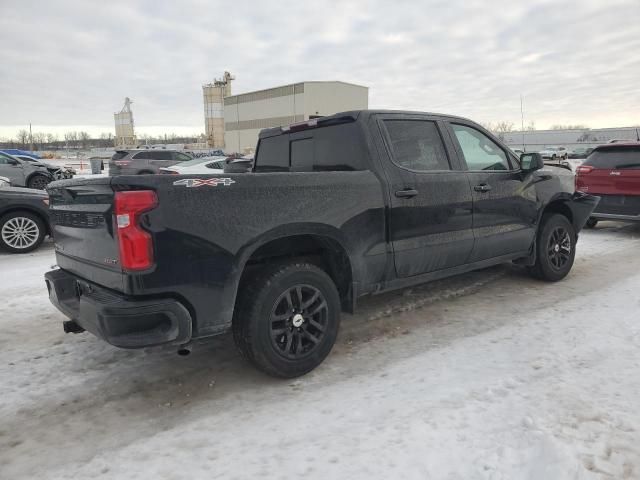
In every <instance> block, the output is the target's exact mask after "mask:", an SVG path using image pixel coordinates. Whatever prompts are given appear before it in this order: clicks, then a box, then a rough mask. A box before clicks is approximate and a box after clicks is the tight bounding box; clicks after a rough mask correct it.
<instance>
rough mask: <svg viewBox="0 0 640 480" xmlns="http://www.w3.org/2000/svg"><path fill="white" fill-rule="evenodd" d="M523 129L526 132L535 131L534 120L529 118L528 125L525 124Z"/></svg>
mask: <svg viewBox="0 0 640 480" xmlns="http://www.w3.org/2000/svg"><path fill="white" fill-rule="evenodd" d="M525 130H526V131H527V132H535V131H536V122H534V121H533V120H531V121H530V122H529V125H527V126H526V128H525Z"/></svg>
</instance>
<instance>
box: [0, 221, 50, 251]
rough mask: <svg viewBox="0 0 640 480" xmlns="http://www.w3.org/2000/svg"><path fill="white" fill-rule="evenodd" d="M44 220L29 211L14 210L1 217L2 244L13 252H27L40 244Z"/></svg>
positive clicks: (0, 242)
mask: <svg viewBox="0 0 640 480" xmlns="http://www.w3.org/2000/svg"><path fill="white" fill-rule="evenodd" d="M44 236H45V225H44V222H43V221H42V220H41V219H40V218H39V217H38V216H36V215H34V214H32V213H29V212H12V213H9V214H7V215H5V216H3V217H2V218H0V246H1V247H2V248H4V249H5V250H7V251H9V252H11V253H27V252H31V251H32V250H35V249H36V248H38V247H39V246H40V244H41V243H42V241H43V240H44Z"/></svg>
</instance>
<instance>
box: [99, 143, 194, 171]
mask: <svg viewBox="0 0 640 480" xmlns="http://www.w3.org/2000/svg"><path fill="white" fill-rule="evenodd" d="M192 159H193V157H192V156H191V155H189V154H187V153H184V152H179V151H177V150H160V149H157V150H156V149H131V150H117V151H116V153H115V154H114V155H113V157H111V160H109V175H110V176H112V177H113V176H116V175H147V174H153V173H160V169H161V168H162V167H170V166H171V165H175V164H177V163H180V162H188V161H189V160H192Z"/></svg>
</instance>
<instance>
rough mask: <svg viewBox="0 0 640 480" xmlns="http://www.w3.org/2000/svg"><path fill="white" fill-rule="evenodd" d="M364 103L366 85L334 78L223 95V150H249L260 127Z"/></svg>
mask: <svg viewBox="0 0 640 480" xmlns="http://www.w3.org/2000/svg"><path fill="white" fill-rule="evenodd" d="M368 105H369V89H368V87H363V86H360V85H354V84H351V83H345V82H338V81H318V82H301V83H295V84H291V85H284V86H281V87H275V88H270V89H267V90H258V91H255V92H248V93H243V94H240V95H230V96H225V97H224V113H223V115H224V144H225V150H226V151H227V152H241V153H245V152H249V151H253V150H254V149H255V146H256V143H257V141H258V133H259V132H260V130H262V129H263V128H271V127H279V126H282V125H288V124H290V123H295V122H302V121H305V120H309V119H310V118H314V117H320V116H326V115H332V114H334V113H338V112H342V111H345V110H360V109H366V108H368ZM216 112H217V111H216ZM208 132H209V130H207V135H208V134H209V133H208ZM212 146H215V145H212Z"/></svg>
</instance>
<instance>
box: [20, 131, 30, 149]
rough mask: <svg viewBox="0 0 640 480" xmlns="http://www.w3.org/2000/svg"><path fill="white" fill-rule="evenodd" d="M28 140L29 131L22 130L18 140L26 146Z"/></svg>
mask: <svg viewBox="0 0 640 480" xmlns="http://www.w3.org/2000/svg"><path fill="white" fill-rule="evenodd" d="M28 141H29V132H28V131H26V130H24V129H23V130H20V131H19V132H18V142H20V143H21V144H22V146H23V147H26V146H27V142H28Z"/></svg>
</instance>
